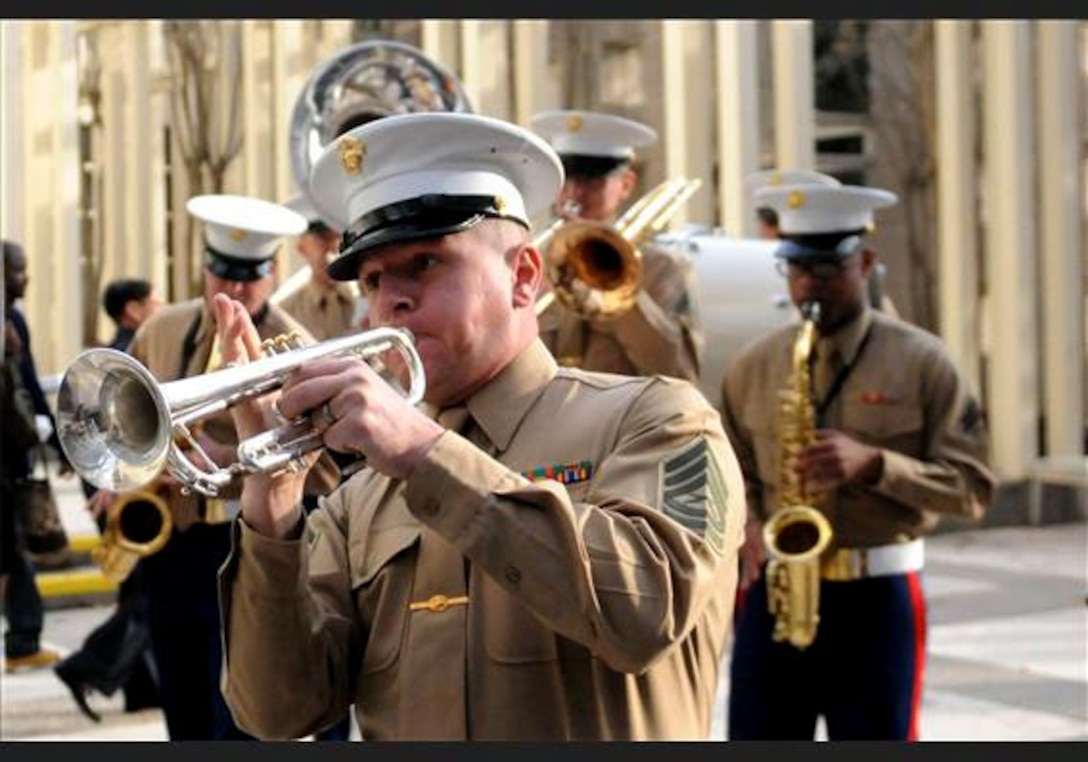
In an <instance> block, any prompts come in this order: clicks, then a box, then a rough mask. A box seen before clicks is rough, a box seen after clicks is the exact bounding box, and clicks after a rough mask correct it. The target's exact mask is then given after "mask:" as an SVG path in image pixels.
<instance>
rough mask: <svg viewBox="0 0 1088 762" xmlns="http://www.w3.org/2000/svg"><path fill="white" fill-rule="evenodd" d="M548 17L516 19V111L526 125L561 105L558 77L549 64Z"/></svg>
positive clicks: (518, 119) (522, 123)
mask: <svg viewBox="0 0 1088 762" xmlns="http://www.w3.org/2000/svg"><path fill="white" fill-rule="evenodd" d="M550 23H551V22H550V21H548V20H546V19H517V20H515V21H514V22H513V24H514V114H513V119H514V121H516V122H517V123H518V124H520V125H521V126H523V127H528V126H529V120H530V119H531V118H532V117H533V114H536V113H538V112H541V111H549V110H552V109H557V108H559V87H558V76H553V72H552V71H551V65H550V64H549V63H548V24H550Z"/></svg>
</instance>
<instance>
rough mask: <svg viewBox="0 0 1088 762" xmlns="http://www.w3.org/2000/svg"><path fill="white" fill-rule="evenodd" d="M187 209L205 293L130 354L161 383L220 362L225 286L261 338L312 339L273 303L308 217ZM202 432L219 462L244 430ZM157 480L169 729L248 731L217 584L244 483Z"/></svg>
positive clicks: (152, 326) (153, 617) (171, 309)
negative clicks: (284, 257) (230, 682)
mask: <svg viewBox="0 0 1088 762" xmlns="http://www.w3.org/2000/svg"><path fill="white" fill-rule="evenodd" d="M187 209H188V210H189V213H190V214H192V215H194V216H195V217H197V218H199V219H200V220H202V221H203V223H204V225H203V228H204V237H205V255H204V265H205V269H204V295H203V296H202V297H201V298H198V299H192V300H190V301H186V302H181V303H177V304H170V305H167V306H164V307H162V308H161V309H160V310H159V311H158V312H157V313H156V314H155V315H154V316H153V317H152V318H150V319H149V320H147V321H146V322H145V323H144V324H143V325H141V326H140V328H139V330H138V331H137V333H136V336H135V338H134V339H133V342H132V345H131V347H130V350H129V351H130V353H131V354H132V355H133V356H134V357H135V358H136V359H138V360H140V362H142V363H143V364H144V365H146V366H147V368H148V369H149V370H150V371H151V373H152V374H154V376H155V377H156V378H157V379H159V380H160V381H162V382H166V381H173V380H175V379H179V378H187V377H191V376H197V375H200V374H203V373H205V372H206V371H208V370H214V369H215V368H217V367H219V366H220V365H221V363H222V361H221V360H220V359H218V358H216V357H214V356H213V354H217V353H218V350H215V351H214V353H213V343H215V323H214V320H213V317H212V313H211V302H212V298H213V297H214V295H215V294H220V293H222V294H228V295H230V296H231V297H233V298H235V299H238V300H240V301H241V302H242V303H243V304H244V305H245V309H246V310H247V312H249V313H250V314H252V315H253V321H254V322H255V324H256V325H257V330H258V332H259V334H260V336H261V338H262V339H263V338H272V337H274V336H277V335H280V334H283V333H287V332H290V331H298V332H299V333H300V335H301V336H303V337H305V338H309V336H308V334H306V332H305V329H303V328H302V327H301V326H300V325H299V324H298V323H296V322H295V321H294V320H292V319H291V318H290V317H289V316H288V315H287V314H286V313H285V312H283V311H282V310H280V309H278V308H277V307H274V306H271V305H268V304H267V299H268V295H269V294H270V293H271V291H272V288H273V286H274V284H275V279H274V267H275V260H274V259H273V257H274V254H275V252H276V247H277V246H278V244H279V242H280V240H281V239H282V237H284V236H288V235H292V234H296V233H298V232H300V231H301V230H303V229H304V228H305V226H306V221H305V219H304V218H303V217H301V216H300V215H298V214H296V213H295V212H293V211H291V210H290V209H287V208H286V207H283V206H281V205H279V204H272V203H270V202H266V201H261V200H258V199H251V198H245V197H239V196H221V195H211V196H197V197H195V198H192V199H190V200H189V202H188V204H187ZM197 440H198V442H199V443H200V444H201V446H202V447H203V448H204V449H205V450H206V451H207V452H208V454H209V455H210V456H211V457H212V458H213V459H215V460H216V461H217V462H219V463H220V464H221V465H222V464H224V463H225V462H229V461H230V460H233V454H234V449H235V447H236V446H237V443H238V437H237V436H236V434H235V431H234V425H233V422H232V421H231V419H230V416H229V415H228V414H223V415H220V416H216V417H214V418H211V419H208V420H206V421H204V422H203V423H202V424H201V425H200V427H199V433H198V434H197ZM194 462H199V459H198V458H195V460H194ZM159 484H160V488H161V489H163V490H166V497H167V500H168V504H169V506H170V511H171V515H172V518H173V522H174V530H173V533H172V535H171V537H170V540H169V541H168V542H167V543H166V545H165V547H164V548H163V549H162V550H160V551H159V552H157V553H154V554H152V555H149V556H147V557H145V558H143V559H141V561H140V565H141V573H142V574H143V576H144V583H145V587H146V592H147V600H148V618H149V624H150V629H151V642H152V646H153V649H154V652H155V658H156V662H157V665H158V668H159V674H160V679H161V693H162V706H163V711H164V713H165V716H166V725H167V730H168V732H169V735H170V738H171V740H179V739H197V740H207V739H221V738H240V737H245V734H243V733H242V732H241V731H239V730H238V728H237V727H236V726H235V725H234V723H233V722H232V720H231V717H230V713H229V711H228V710H227V708H226V705H225V704H224V703H223V699H222V695H221V693H220V691H219V690H218V679H219V671H220V662H221V660H222V656H221V649H220V647H219V636H218V632H219V614H218V604H217V593H216V587H215V577H216V570H217V569H218V567H219V565H220V564H221V563H222V562H223V559H224V558H226V555H227V551H228V550H229V546H230V539H229V537H230V529H229V527H230V524H229V523H228V522H229V520H230V518H231V516H230V515H229V514H230V509H231V508H232V506H236V504H237V500H236V498H237V497H238V494H239V491H240V488H239V487H234V488H233V489H231V490H227V491H225V492H224V493H223V495H222V497H223V498H224V500H210V499H207V498H204V497H203V496H202V495H200V494H198V493H195V492H194V493H192V494H190V495H187V496H186V495H182V494H181V493H180V491H179V485H178V484H177V482H176V481H175V480H173V478H172V477H170V476H168V475H164V476H163V477H161V479H160V482H159ZM330 486H331V485H330ZM231 498H234V500H230V499H231Z"/></svg>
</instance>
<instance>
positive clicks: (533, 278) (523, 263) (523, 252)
mask: <svg viewBox="0 0 1088 762" xmlns="http://www.w3.org/2000/svg"><path fill="white" fill-rule="evenodd" d="M511 269H512V271H513V275H514V289H513V299H514V307H515V308H522V307H532V306H534V305H535V304H536V295H537V293H538V292H539V291H540V286H541V284H542V281H543V278H544V259H543V257H542V256H541V255H540V251H539V250H537V248H536V247H535V246H533V245H532V244H531V243H524V244H522V245H521V246H520V247H519V248H518V250H517V253H515V254H514V262H513V267H512V268H511Z"/></svg>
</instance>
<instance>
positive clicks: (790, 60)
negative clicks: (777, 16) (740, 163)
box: [771, 20, 816, 169]
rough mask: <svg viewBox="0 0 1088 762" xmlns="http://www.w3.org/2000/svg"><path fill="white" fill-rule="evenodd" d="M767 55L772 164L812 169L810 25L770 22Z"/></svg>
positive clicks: (813, 104)
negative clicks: (770, 69) (770, 75)
mask: <svg viewBox="0 0 1088 762" xmlns="http://www.w3.org/2000/svg"><path fill="white" fill-rule="evenodd" d="M771 55H772V62H773V66H774V136H775V157H776V159H775V161H776V164H777V166H778V167H782V168H793V169H815V166H816V140H815V135H816V96H815V92H814V89H815V79H814V77H813V73H812V58H813V47H812V22H811V21H793V20H789V21H772V22H771Z"/></svg>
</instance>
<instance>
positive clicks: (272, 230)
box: [185, 194, 307, 262]
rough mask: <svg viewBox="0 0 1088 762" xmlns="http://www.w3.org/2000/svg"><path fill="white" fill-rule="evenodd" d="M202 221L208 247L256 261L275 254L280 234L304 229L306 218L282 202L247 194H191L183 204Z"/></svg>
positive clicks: (291, 233) (283, 234) (295, 233)
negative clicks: (278, 202) (251, 196)
mask: <svg viewBox="0 0 1088 762" xmlns="http://www.w3.org/2000/svg"><path fill="white" fill-rule="evenodd" d="M185 208H186V209H187V210H188V211H189V214H191V215H193V216H194V217H196V218H198V219H200V220H203V222H204V238H205V240H206V241H207V244H208V246H209V247H210V248H212V249H214V250H215V251H216V252H219V253H220V254H226V255H228V256H231V257H236V258H237V259H248V260H251V261H254V262H260V261H263V260H266V259H269V258H270V257H272V255H274V254H275V253H276V245H277V244H278V243H279V239H280V238H282V237H283V236H288V235H298V234H299V233H301V232H302V231H304V230H305V229H306V224H307V223H306V218H305V217H303V216H302V215H301V214H299V213H298V212H295V211H292V210H291V209H288V208H287V207H286V206H284V205H282V204H276V203H273V202H271V201H264V200H262V199H259V198H250V197H248V196H229V195H221V194H211V195H206V196H194V197H193V198H191V199H189V202H188V203H187V204H186V205H185Z"/></svg>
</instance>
